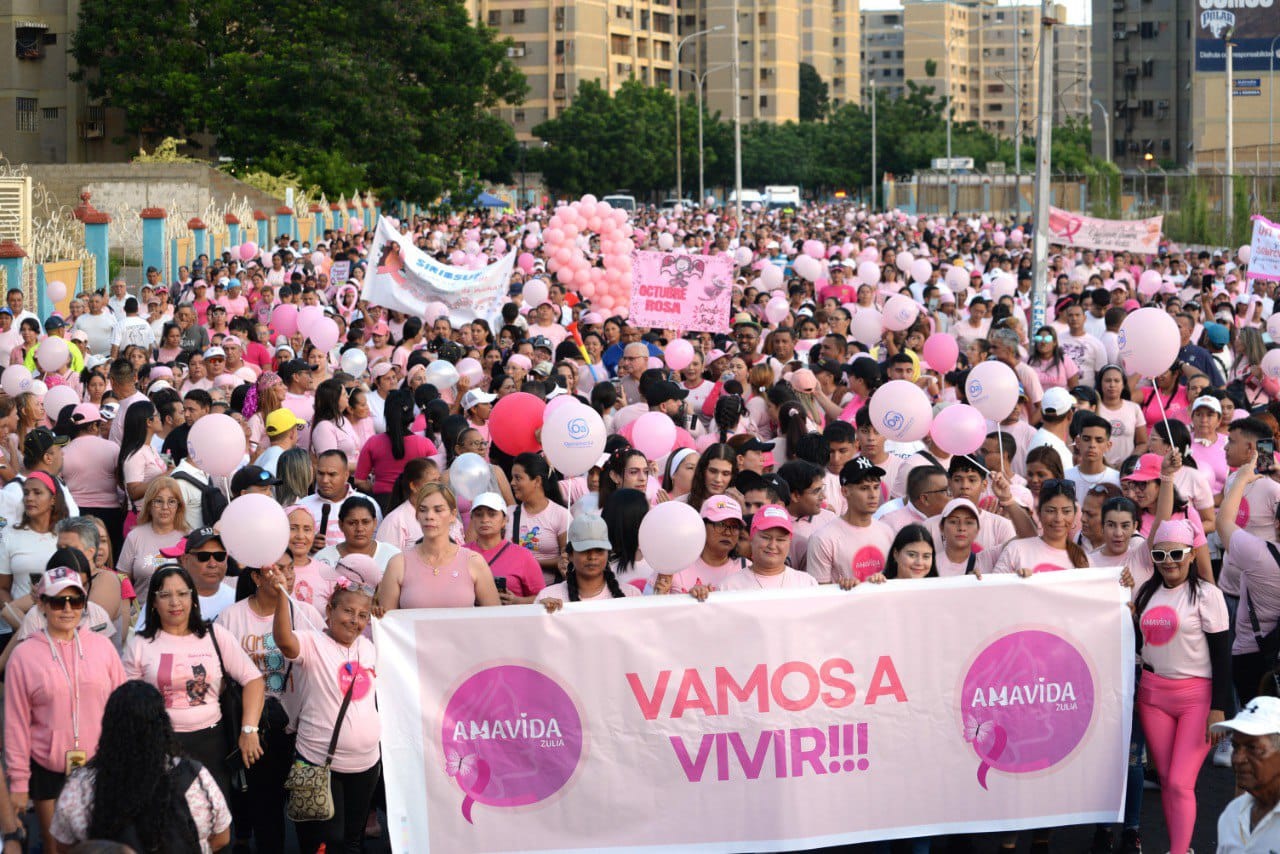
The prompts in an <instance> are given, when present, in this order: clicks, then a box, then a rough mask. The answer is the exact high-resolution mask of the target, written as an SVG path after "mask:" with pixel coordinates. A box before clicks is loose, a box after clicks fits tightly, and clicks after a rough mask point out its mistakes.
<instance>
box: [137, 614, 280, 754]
mask: <svg viewBox="0 0 1280 854" xmlns="http://www.w3.org/2000/svg"><path fill="white" fill-rule="evenodd" d="M215 638H216V639H217V643H218V650H220V651H221V652H222V661H223V663H224V664H225V665H226V668H227V673H228V674H230V676H231V678H232V679H234V680H236V681H237V682H239V683H240V684H241V685H248V684H249V683H250V682H252V681H253V680H255V679H261V678H262V674H261V673H260V672H259V671H258V668H257V667H255V666H254V664H253V660H252V659H251V658H249V656H248V655H247V654H246V653H245V651H244V650H243V649H241V647H240V643H239V642H238V641H237V639H236V638H235V637H234V636H233V635H232V634H231V632H229V631H227V630H226V629H224V628H223V627H222V626H219V625H217V624H215V625H214V627H213V637H210V636H209V634H208V633H207V632H206V633H205V636H204V637H198V636H196V635H195V634H188V635H171V634H169V633H168V632H166V631H163V630H161V631H158V632H156V635H155V637H154V638H151V639H149V640H148V639H147V638H144V637H142V636H141V635H134V636H133V637H131V638H129V643H128V644H126V645H125V650H124V673H125V676H127V677H128V678H130V679H141V680H142V681H144V682H146V683H147V684H149V685H154V686H155V687H156V688H159V689H160V693H161V694H163V695H164V707H165V709H167V710H168V712H169V719H170V720H171V721H173V728H174V730H176V731H177V732H197V731H199V730H202V729H208V728H209V727H211V726H213V725H214V724H216V723H217V722H218V721H219V720H220V719H221V716H222V711H221V709H220V708H219V706H218V694H219V693H221V691H222V668H221V667H219V666H218V652H217V651H215V650H214V648H213V643H214V639H215Z"/></svg>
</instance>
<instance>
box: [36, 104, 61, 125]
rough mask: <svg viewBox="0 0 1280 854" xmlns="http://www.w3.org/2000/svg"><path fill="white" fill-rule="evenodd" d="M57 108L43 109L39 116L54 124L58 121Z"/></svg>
mask: <svg viewBox="0 0 1280 854" xmlns="http://www.w3.org/2000/svg"><path fill="white" fill-rule="evenodd" d="M58 112H59V108H58V107H45V108H44V109H43V110H41V111H40V115H41V116H42V117H43V118H44V119H45V120H46V121H51V122H56V121H57V120H58Z"/></svg>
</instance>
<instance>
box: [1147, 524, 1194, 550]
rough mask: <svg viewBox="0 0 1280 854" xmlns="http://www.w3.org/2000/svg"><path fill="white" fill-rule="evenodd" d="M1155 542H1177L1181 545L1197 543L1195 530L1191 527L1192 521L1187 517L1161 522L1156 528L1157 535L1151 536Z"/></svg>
mask: <svg viewBox="0 0 1280 854" xmlns="http://www.w3.org/2000/svg"><path fill="white" fill-rule="evenodd" d="M1151 542H1152V543H1153V544H1154V543H1177V544H1178V545H1180V546H1190V545H1194V544H1195V532H1194V531H1192V529H1191V523H1190V522H1188V521H1186V520H1185V519H1170V520H1168V521H1165V522H1161V523H1160V527H1159V528H1156V535H1155V536H1154V537H1152V538H1151Z"/></svg>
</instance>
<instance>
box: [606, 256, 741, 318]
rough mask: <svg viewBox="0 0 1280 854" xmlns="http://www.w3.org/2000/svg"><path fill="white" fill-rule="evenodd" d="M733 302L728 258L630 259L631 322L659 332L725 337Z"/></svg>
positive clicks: (731, 270) (730, 267)
mask: <svg viewBox="0 0 1280 854" xmlns="http://www.w3.org/2000/svg"><path fill="white" fill-rule="evenodd" d="M732 297H733V259H732V257H731V256H730V255H727V254H724V253H721V254H719V255H684V254H678V253H675V252H649V251H643V252H642V251H636V252H632V253H631V317H630V319H631V322H632V323H635V324H637V325H639V326H650V327H654V328H656V329H679V330H682V331H685V332H724V331H725V330H726V329H728V328H729V310H730V304H731V302H732Z"/></svg>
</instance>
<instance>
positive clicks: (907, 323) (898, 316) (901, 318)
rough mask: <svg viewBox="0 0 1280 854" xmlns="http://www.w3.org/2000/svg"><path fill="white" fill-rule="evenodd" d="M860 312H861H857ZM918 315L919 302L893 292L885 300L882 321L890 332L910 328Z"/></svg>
mask: <svg viewBox="0 0 1280 854" xmlns="http://www.w3.org/2000/svg"><path fill="white" fill-rule="evenodd" d="M859 313H861V312H859ZM919 316H920V304H919V303H917V302H916V301H915V300H913V299H912V298H911V297H909V296H907V295H906V294H894V295H893V296H891V297H889V299H887V300H885V303H884V314H883V315H882V322H883V323H884V328H885V329H888V330H890V331H892V332H901V331H903V330H904V329H910V328H911V324H913V323H915V322H916V318H917V317H919Z"/></svg>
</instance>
